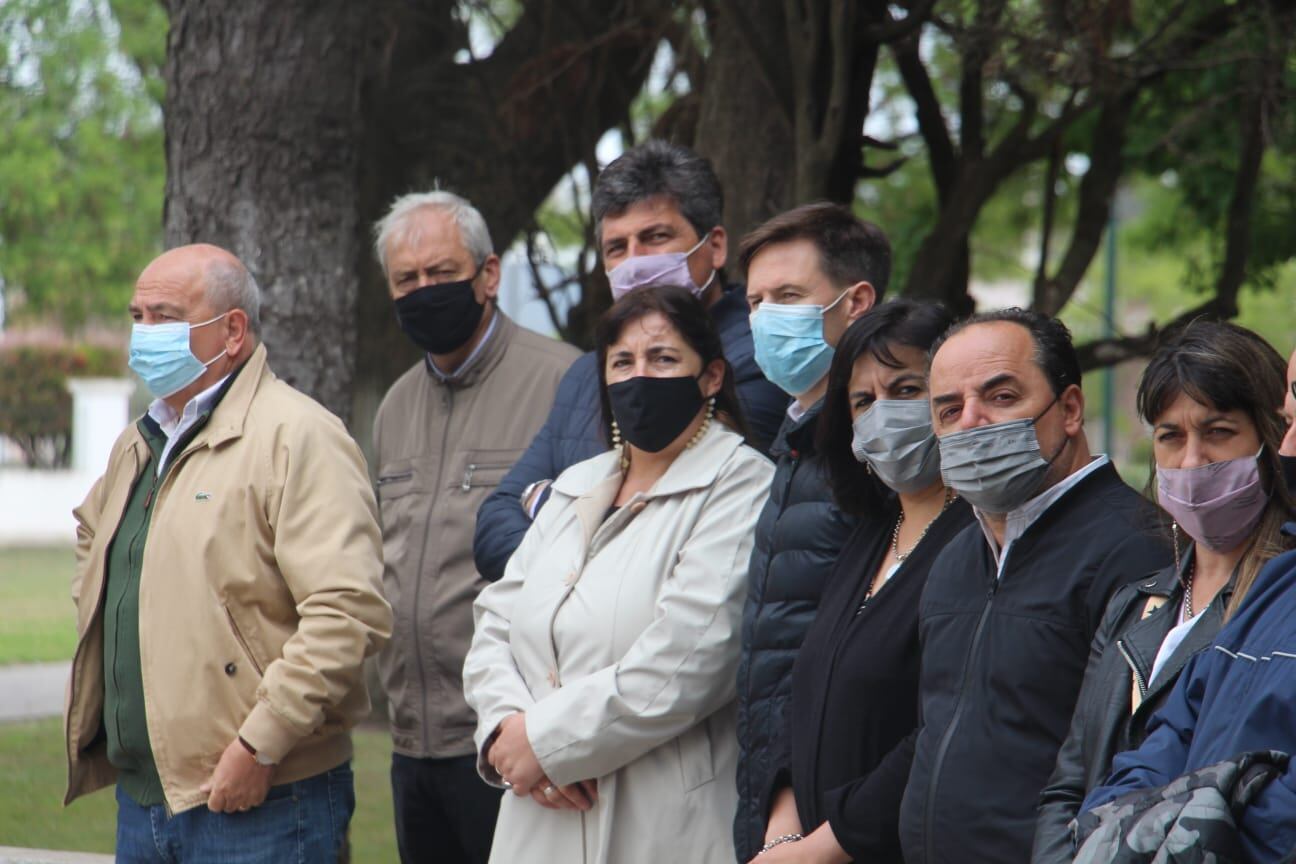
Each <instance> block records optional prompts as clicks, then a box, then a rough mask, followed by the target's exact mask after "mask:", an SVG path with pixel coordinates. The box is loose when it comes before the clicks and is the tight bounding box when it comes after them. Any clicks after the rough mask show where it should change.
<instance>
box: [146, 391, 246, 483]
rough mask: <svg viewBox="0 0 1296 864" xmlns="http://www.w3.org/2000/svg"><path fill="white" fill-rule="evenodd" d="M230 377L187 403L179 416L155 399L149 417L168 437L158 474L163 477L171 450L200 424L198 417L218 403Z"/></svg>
mask: <svg viewBox="0 0 1296 864" xmlns="http://www.w3.org/2000/svg"><path fill="white" fill-rule="evenodd" d="M228 378H229V376H228V375H226V376H225V377H224V378H222V379H220V380H219V381H217V382H216V383H215V384H213V385H212V386H210V387H208V388H207V389H206V390H204V391H202V392H201V393H199V394H198V395H197V396H195V397H193V398H192V399H190V400H189V401H188V402H186V403H185V406H184V410H183V411H181V412H180V413H179V414H177V413H176V412H175V409H174V408H172V407H171V406H170V405H168V404H167V403H166V400H164V399H154V400H153V402H152V404H150V405H149V408H148V415H149V416H150V417H152V418H153V419H154V420H155V421H157V424H158V426H159V427H161V429H162V434H163V435H165V436H166V439H167V441H166V446H164V447H163V448H162V458H160V459H158V463H157V473H158V474H159V475H161V473H162V466H163V465H165V464H166V461H167V458H168V457H169V456H170V455H171V448H172V447H174V446H175V443H176V442H177V441H179V440H180V437H181V436H182V435H184V433H185V432H187V431H189V427H191V426H193V424H194V423H196V422H198V415H199V414H201V413H203V412H204V411H206V410H207V409H208V408H210V407H211V406H212V403H213V402H215V401H216V393H217V392H218V391H219V390H220V388H221V385H222V384H224V383H225V381H226V379H228Z"/></svg>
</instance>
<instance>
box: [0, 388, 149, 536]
mask: <svg viewBox="0 0 1296 864" xmlns="http://www.w3.org/2000/svg"><path fill="white" fill-rule="evenodd" d="M68 390H70V391H71V392H72V466H73V467H72V468H70V469H65V470H60V471H36V470H32V469H29V468H14V467H0V545H24V544H33V545H34V544H45V543H72V542H74V541H75V540H76V520H75V519H73V518H72V510H73V508H75V507H76V506H77V505H78V504H80V503H81V501H82V500H83V499H84V498H85V496H86V493H87V492H89V491H90V487H91V486H93V485H94V482H95V480H97V479H98V478H99V475H100V474H102V473H103V471H104V468H106V467H107V465H108V454H109V452H110V451H111V449H112V444H113V441H115V440H116V439H117V436H118V435H120V434H121V431H122V429H124V428H125V427H126V424H127V423H128V422H130V413H129V412H130V397H131V393H132V392H134V390H135V382H134V381H129V380H124V379H118V378H74V379H71V380H69V381H68Z"/></svg>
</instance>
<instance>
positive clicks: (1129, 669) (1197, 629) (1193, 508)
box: [1032, 321, 1296, 864]
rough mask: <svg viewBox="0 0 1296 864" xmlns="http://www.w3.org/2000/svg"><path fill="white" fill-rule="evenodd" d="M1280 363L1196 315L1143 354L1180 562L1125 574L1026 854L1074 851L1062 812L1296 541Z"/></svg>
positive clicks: (1145, 400)
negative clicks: (1135, 576)
mask: <svg viewBox="0 0 1296 864" xmlns="http://www.w3.org/2000/svg"><path fill="white" fill-rule="evenodd" d="M1285 393H1286V364H1285V363H1284V361H1283V359H1282V357H1281V356H1280V355H1279V354H1278V352H1277V351H1275V350H1274V349H1273V347H1271V346H1270V345H1269V343H1267V342H1265V340H1264V339H1262V338H1261V337H1259V336H1258V335H1256V334H1255V333H1253V332H1251V331H1250V330H1247V329H1245V328H1243V327H1238V326H1237V325H1234V324H1228V323H1220V322H1207V321H1198V322H1194V323H1192V324H1190V325H1189V326H1188V327H1186V328H1184V329H1183V330H1181V331H1179V332H1178V333H1176V334H1174V335H1172V336H1171V337H1170V338H1169V339H1168V340H1167V341H1166V342H1164V343H1163V344H1162V345H1161V347H1160V348H1159V349H1158V350H1157V352H1156V354H1155V355H1154V356H1153V358H1152V360H1151V362H1150V363H1149V364H1148V367H1147V369H1146V371H1145V372H1144V373H1143V380H1142V381H1141V382H1140V384H1139V390H1138V411H1139V415H1140V417H1141V418H1142V419H1143V421H1144V422H1146V423H1148V424H1149V425H1150V426H1151V427H1152V455H1153V458H1154V460H1155V469H1154V473H1153V479H1152V482H1151V484H1150V486H1151V493H1152V494H1154V495H1155V497H1156V500H1157V502H1158V503H1159V504H1160V505H1161V507H1162V509H1164V510H1165V512H1166V514H1167V517H1168V519H1167V527H1168V529H1169V530H1170V531H1171V533H1172V536H1173V540H1174V545H1175V552H1176V559H1177V563H1176V564H1175V565H1173V566H1172V567H1168V568H1166V569H1165V570H1163V571H1161V572H1160V573H1155V574H1149V576H1148V578H1146V579H1143V580H1140V581H1138V582H1135V583H1133V584H1131V585H1127V586H1126V587H1124V588H1122V589H1121V590H1120V591H1118V592H1117V593H1116V594H1115V595H1114V596H1113V597H1112V600H1111V602H1110V603H1109V605H1108V607H1107V611H1106V614H1105V615H1104V617H1103V622H1102V624H1101V626H1100V627H1099V629H1098V632H1097V635H1096V636H1095V637H1094V642H1093V646H1092V648H1091V649H1090V655H1089V666H1088V670H1087V672H1086V674H1085V680H1084V685H1083V687H1082V689H1081V691H1080V697H1079V700H1078V702H1077V704H1076V709H1075V714H1074V715H1073V717H1072V721H1071V730H1070V733H1069V734H1068V736H1067V740H1066V742H1065V743H1064V744H1063V746H1062V749H1061V750H1060V751H1059V753H1058V759H1057V765H1056V767H1055V769H1054V772H1053V776H1052V777H1051V778H1050V779H1049V783H1048V785H1047V786H1046V787H1045V788H1044V790H1043V792H1042V793H1041V796H1040V810H1039V817H1038V821H1037V825H1036V832H1035V849H1034V854H1033V856H1032V861H1033V862H1034V864H1043V862H1063V861H1065V862H1070V861H1071V860H1072V854H1073V850H1072V839H1071V832H1070V829H1069V828H1068V824H1069V823H1070V822H1071V820H1072V819H1073V818H1074V817H1075V816H1076V815H1077V813H1078V812H1079V810H1080V805H1081V802H1082V801H1083V800H1084V798H1085V795H1086V793H1087V792H1088V791H1090V790H1092V789H1093V788H1095V787H1096V786H1098V785H1100V784H1101V783H1102V782H1103V780H1104V779H1105V778H1106V777H1107V775H1108V773H1109V772H1110V770H1111V764H1112V758H1113V757H1114V756H1115V755H1116V754H1117V753H1119V752H1121V751H1123V750H1131V749H1134V748H1137V747H1138V746H1139V745H1140V744H1141V743H1142V741H1143V740H1144V738H1145V736H1146V734H1147V722H1148V719H1149V718H1150V717H1151V716H1152V714H1153V713H1154V712H1155V711H1156V710H1157V709H1158V708H1159V707H1160V706H1161V705H1162V704H1163V703H1164V701H1165V699H1166V697H1167V696H1168V695H1169V694H1170V692H1171V690H1172V689H1173V687H1174V684H1175V682H1176V681H1177V680H1178V678H1179V674H1180V672H1181V671H1182V670H1183V668H1184V665H1185V664H1186V663H1187V662H1188V660H1189V659H1190V658H1191V657H1192V656H1193V655H1195V654H1197V653H1198V652H1200V651H1201V650H1202V649H1204V648H1207V647H1209V646H1210V645H1211V643H1212V641H1213V640H1214V638H1215V636H1216V634H1217V633H1218V632H1219V630H1220V627H1221V626H1222V625H1223V624H1224V622H1225V621H1227V620H1228V619H1229V618H1230V617H1231V616H1232V614H1233V612H1234V611H1235V610H1236V609H1237V607H1238V605H1239V604H1240V603H1241V602H1242V600H1243V598H1244V597H1246V595H1247V591H1248V589H1249V588H1250V587H1251V584H1252V582H1253V581H1254V580H1255V577H1256V574H1257V573H1258V572H1259V571H1260V569H1261V567H1262V566H1263V565H1264V564H1265V562H1267V561H1269V560H1270V559H1271V558H1273V557H1275V556H1276V555H1279V554H1281V553H1282V552H1285V551H1287V550H1288V549H1290V548H1292V547H1293V545H1296V542H1294V541H1293V538H1291V537H1289V536H1286V535H1284V534H1283V533H1282V526H1283V524H1284V523H1285V522H1287V521H1288V520H1291V519H1292V518H1293V516H1294V514H1296V509H1294V508H1293V503H1292V498H1291V495H1290V493H1289V492H1288V489H1287V486H1286V484H1285V483H1284V482H1283V479H1282V478H1283V474H1282V468H1281V465H1280V463H1279V458H1278V447H1279V444H1280V443H1281V441H1282V439H1283V435H1284V433H1285V432H1286V425H1285V421H1284V419H1283V416H1282V414H1281V410H1282V405H1283V397H1284V395H1285Z"/></svg>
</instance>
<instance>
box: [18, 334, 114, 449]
mask: <svg viewBox="0 0 1296 864" xmlns="http://www.w3.org/2000/svg"><path fill="white" fill-rule="evenodd" d="M124 367H125V364H124V362H123V358H122V355H121V352H120V351H118V350H117V349H114V348H106V347H104V346H101V345H16V346H12V347H8V348H0V436H3V437H5V438H8V439H9V440H11V441H13V443H14V444H16V445H17V446H18V449H19V450H21V451H22V454H23V461H24V462H25V463H26V464H27V465H28V466H29V467H31V468H62V467H65V466H66V465H67V464H68V461H69V459H70V458H71V455H72V452H71V451H72V394H70V393H69V392H68V390H67V379H68V378H95V377H107V376H115V375H121V374H122V372H123V370H124Z"/></svg>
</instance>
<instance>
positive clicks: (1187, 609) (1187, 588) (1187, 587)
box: [1183, 560, 1197, 621]
mask: <svg viewBox="0 0 1296 864" xmlns="http://www.w3.org/2000/svg"><path fill="white" fill-rule="evenodd" d="M1196 576H1197V562H1196V561H1195V560H1194V561H1193V562H1192V569H1190V570H1189V571H1188V579H1187V581H1185V582H1184V606H1183V617H1184V620H1185V621H1187V620H1189V619H1191V618H1192V617H1193V602H1192V586H1193V582H1194V581H1196Z"/></svg>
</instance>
